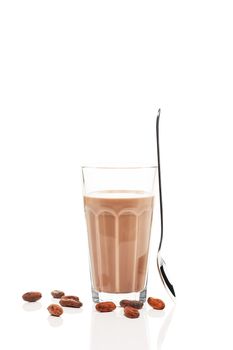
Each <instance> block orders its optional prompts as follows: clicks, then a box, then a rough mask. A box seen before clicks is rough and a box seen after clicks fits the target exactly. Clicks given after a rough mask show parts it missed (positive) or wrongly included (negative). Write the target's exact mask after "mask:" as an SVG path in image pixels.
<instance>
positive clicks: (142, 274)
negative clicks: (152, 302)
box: [84, 191, 153, 293]
mask: <svg viewBox="0 0 233 350" xmlns="http://www.w3.org/2000/svg"><path fill="white" fill-rule="evenodd" d="M84 206H85V213H86V220H87V228H88V241H89V251H90V264H91V273H92V280H93V288H94V289H95V290H96V291H98V292H106V293H130V292H139V291H142V290H143V289H144V287H145V284H146V277H147V260H148V250H149V241H150V230H151V221H152V213H153V196H151V195H150V194H148V193H144V192H139V191H137V192H136V191H135V192H133V191H121V192H118V191H103V192H95V193H91V194H89V195H87V196H85V197H84Z"/></svg>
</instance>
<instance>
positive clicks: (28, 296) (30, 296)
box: [22, 292, 42, 302]
mask: <svg viewBox="0 0 233 350" xmlns="http://www.w3.org/2000/svg"><path fill="white" fill-rule="evenodd" d="M41 297H42V294H41V293H40V292H27V293H25V294H23V295H22V298H23V300H25V301H29V302H34V301H37V300H39V299H40V298H41Z"/></svg>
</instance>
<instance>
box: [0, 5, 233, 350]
mask: <svg viewBox="0 0 233 350" xmlns="http://www.w3.org/2000/svg"><path fill="white" fill-rule="evenodd" d="M231 5H232V2H231V1H230V0H229V1H227V0H222V1H213V0H212V1H207V0H196V1H187V0H186V1H184V0H183V1H181V0H177V1H169V0H168V1H149V0H144V1H137V0H134V1H133V0H124V1H123V0H118V1H112V0H111V1H109V0H106V1H103V0H99V1H70V0H66V1H59V0H56V1H53V0H46V1H44V0H40V1H36V0H30V1H29V0H28V1H26V0H21V1H16V0H15V1H14V0H1V2H0V234H1V236H0V237H1V238H0V239H1V240H0V269H1V270H0V281H1V293H0V294H1V321H0V322H1V337H0V347H1V348H4V349H5V350H8V349H14V348H18V349H24V350H27V349H32V348H33V349H35V350H36V349H41V348H50V349H55V348H56V349H65V348H67V349H70V350H73V349H88V350H94V349H95V350H98V349H101V350H105V349H119V348H120V349H122V350H123V349H130V348H132V349H136V350H139V349H143V350H149V349H163V350H168V349H169V350H170V349H174V348H178V349H190V350H192V349H226V350H227V349H232V347H233V339H232V306H233V303H232V296H233V288H232V262H233V261H232V243H231V242H232V240H231V235H232V229H233V225H232V198H233V190H232V177H233V170H232V147H233V141H232V123H231V122H232V116H233V115H232V112H233V107H232V87H233V83H232V82H233V68H232V62H233V50H232V32H233V22H232V8H231ZM158 107H161V109H162V119H161V158H162V176H163V179H162V180H163V190H164V216H165V240H164V246H163V250H164V255H165V260H166V261H167V265H168V269H169V271H170V272H171V274H172V277H173V283H174V286H175V289H176V293H177V296H178V297H177V305H176V308H175V310H173V304H172V303H171V302H170V301H169V299H168V298H167V297H166V294H165V292H164V291H163V290H162V289H161V286H160V282H159V280H158V278H157V277H156V273H155V274H154V280H153V278H151V279H150V281H149V290H150V294H151V295H155V296H160V297H163V298H164V299H165V300H166V303H167V307H166V309H165V312H164V313H156V312H155V311H154V312H151V310H150V309H149V308H147V309H145V311H144V312H143V314H142V317H141V318H140V319H138V320H128V319H126V318H124V317H123V316H122V315H121V313H120V311H117V312H116V313H113V314H109V315H100V314H97V313H96V312H95V311H94V308H93V306H92V302H91V295H90V283H89V274H88V250H87V240H86V227H85V221H84V214H83V203H82V183H81V172H80V166H81V165H82V164H87V163H94V162H95V163H98V162H106V163H109V162H111V163H115V162H121V163H127V164H131V163H135V162H137V163H141V164H142V163H143V164H153V163H154V162H155V115H156V112H157V108H158ZM154 254H155V256H156V252H154ZM153 269H154V272H155V264H154V266H153V265H151V271H152V272H153ZM152 277H153V274H152ZM55 288H58V289H59V288H61V289H64V290H65V291H66V292H67V293H74V294H78V295H79V296H80V298H81V299H82V300H83V302H84V307H83V311H76V310H71V311H69V310H67V311H66V312H65V314H64V315H63V316H62V318H60V319H55V320H54V319H51V318H49V317H48V313H47V310H46V307H47V305H48V303H50V302H51V298H50V296H49V293H50V291H51V290H52V289H55ZM31 289H32V290H33V289H34V290H40V291H42V293H43V298H42V299H41V302H40V303H37V304H36V305H34V306H29V305H26V304H24V302H23V300H22V299H21V295H22V294H23V293H24V292H26V291H28V290H31ZM33 308H35V309H36V310H33ZM169 322H170V325H169ZM168 326H169V327H168Z"/></svg>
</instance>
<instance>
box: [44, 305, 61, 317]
mask: <svg viewBox="0 0 233 350" xmlns="http://www.w3.org/2000/svg"><path fill="white" fill-rule="evenodd" d="M47 310H48V311H49V313H50V315H52V316H56V317H59V316H61V315H62V314H63V309H62V307H61V306H60V305H58V304H51V305H49V306H48V307H47Z"/></svg>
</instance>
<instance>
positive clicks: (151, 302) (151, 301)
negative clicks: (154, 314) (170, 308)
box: [147, 297, 165, 310]
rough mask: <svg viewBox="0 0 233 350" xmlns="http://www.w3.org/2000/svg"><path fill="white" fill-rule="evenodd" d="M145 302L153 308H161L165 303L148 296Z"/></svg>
mask: <svg viewBox="0 0 233 350" xmlns="http://www.w3.org/2000/svg"><path fill="white" fill-rule="evenodd" d="M147 302H148V304H149V305H150V306H151V307H153V309H156V310H163V309H164V308H165V303H164V302H163V301H162V300H161V299H158V298H151V297H150V298H148V299H147Z"/></svg>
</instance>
